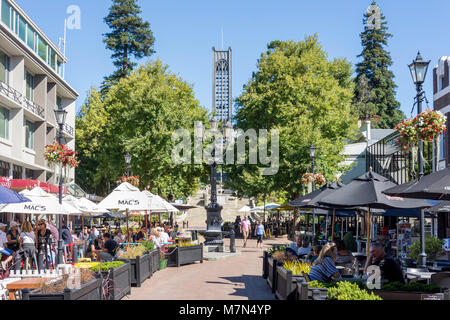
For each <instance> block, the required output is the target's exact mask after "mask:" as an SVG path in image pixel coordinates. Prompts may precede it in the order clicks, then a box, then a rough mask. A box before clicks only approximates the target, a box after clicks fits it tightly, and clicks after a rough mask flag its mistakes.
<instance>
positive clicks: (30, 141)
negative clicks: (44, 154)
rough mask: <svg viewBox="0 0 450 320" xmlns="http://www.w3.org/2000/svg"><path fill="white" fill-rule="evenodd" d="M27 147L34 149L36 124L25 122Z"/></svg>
mask: <svg viewBox="0 0 450 320" xmlns="http://www.w3.org/2000/svg"><path fill="white" fill-rule="evenodd" d="M25 147H27V148H28V149H33V148H34V123H33V122H31V121H28V120H25Z"/></svg>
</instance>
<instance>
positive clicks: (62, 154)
mask: <svg viewBox="0 0 450 320" xmlns="http://www.w3.org/2000/svg"><path fill="white" fill-rule="evenodd" d="M77 154H78V152H76V151H74V150H72V149H70V148H69V147H67V146H66V145H64V144H59V142H55V143H54V144H51V145H47V146H45V152H44V158H45V160H47V161H48V163H49V164H56V165H62V166H63V167H64V168H65V167H69V168H76V167H78V166H79V164H80V161H79V160H78V157H77Z"/></svg>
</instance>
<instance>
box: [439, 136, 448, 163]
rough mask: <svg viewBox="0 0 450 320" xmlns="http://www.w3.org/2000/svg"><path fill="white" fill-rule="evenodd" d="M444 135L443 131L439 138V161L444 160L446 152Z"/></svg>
mask: <svg viewBox="0 0 450 320" xmlns="http://www.w3.org/2000/svg"><path fill="white" fill-rule="evenodd" d="M445 138H446V136H445V133H443V134H442V135H441V137H440V138H439V161H441V160H445V156H446V154H447V152H446V148H445V146H446V143H445V142H446V139H445Z"/></svg>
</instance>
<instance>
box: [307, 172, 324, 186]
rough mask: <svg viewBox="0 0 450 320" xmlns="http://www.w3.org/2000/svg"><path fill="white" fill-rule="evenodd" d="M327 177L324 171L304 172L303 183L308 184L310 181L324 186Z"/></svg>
mask: <svg viewBox="0 0 450 320" xmlns="http://www.w3.org/2000/svg"><path fill="white" fill-rule="evenodd" d="M326 182H327V181H326V179H325V177H324V175H323V174H322V173H316V174H312V173H309V172H307V173H304V174H303V175H302V183H303V184H304V185H307V184H308V183H314V184H315V185H316V186H323V185H324V184H325V183H326Z"/></svg>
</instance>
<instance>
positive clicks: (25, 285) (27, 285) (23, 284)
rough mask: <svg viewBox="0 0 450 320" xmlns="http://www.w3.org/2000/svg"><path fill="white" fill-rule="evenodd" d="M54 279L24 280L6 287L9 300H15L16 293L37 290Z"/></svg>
mask: <svg viewBox="0 0 450 320" xmlns="http://www.w3.org/2000/svg"><path fill="white" fill-rule="evenodd" d="M51 280H54V278H25V279H22V280H19V281H15V282H12V283H9V284H7V285H6V289H8V291H9V300H16V296H15V294H16V291H17V290H22V289H31V290H34V289H38V288H40V287H42V286H44V285H45V284H46V283H47V282H49V281H51Z"/></svg>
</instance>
